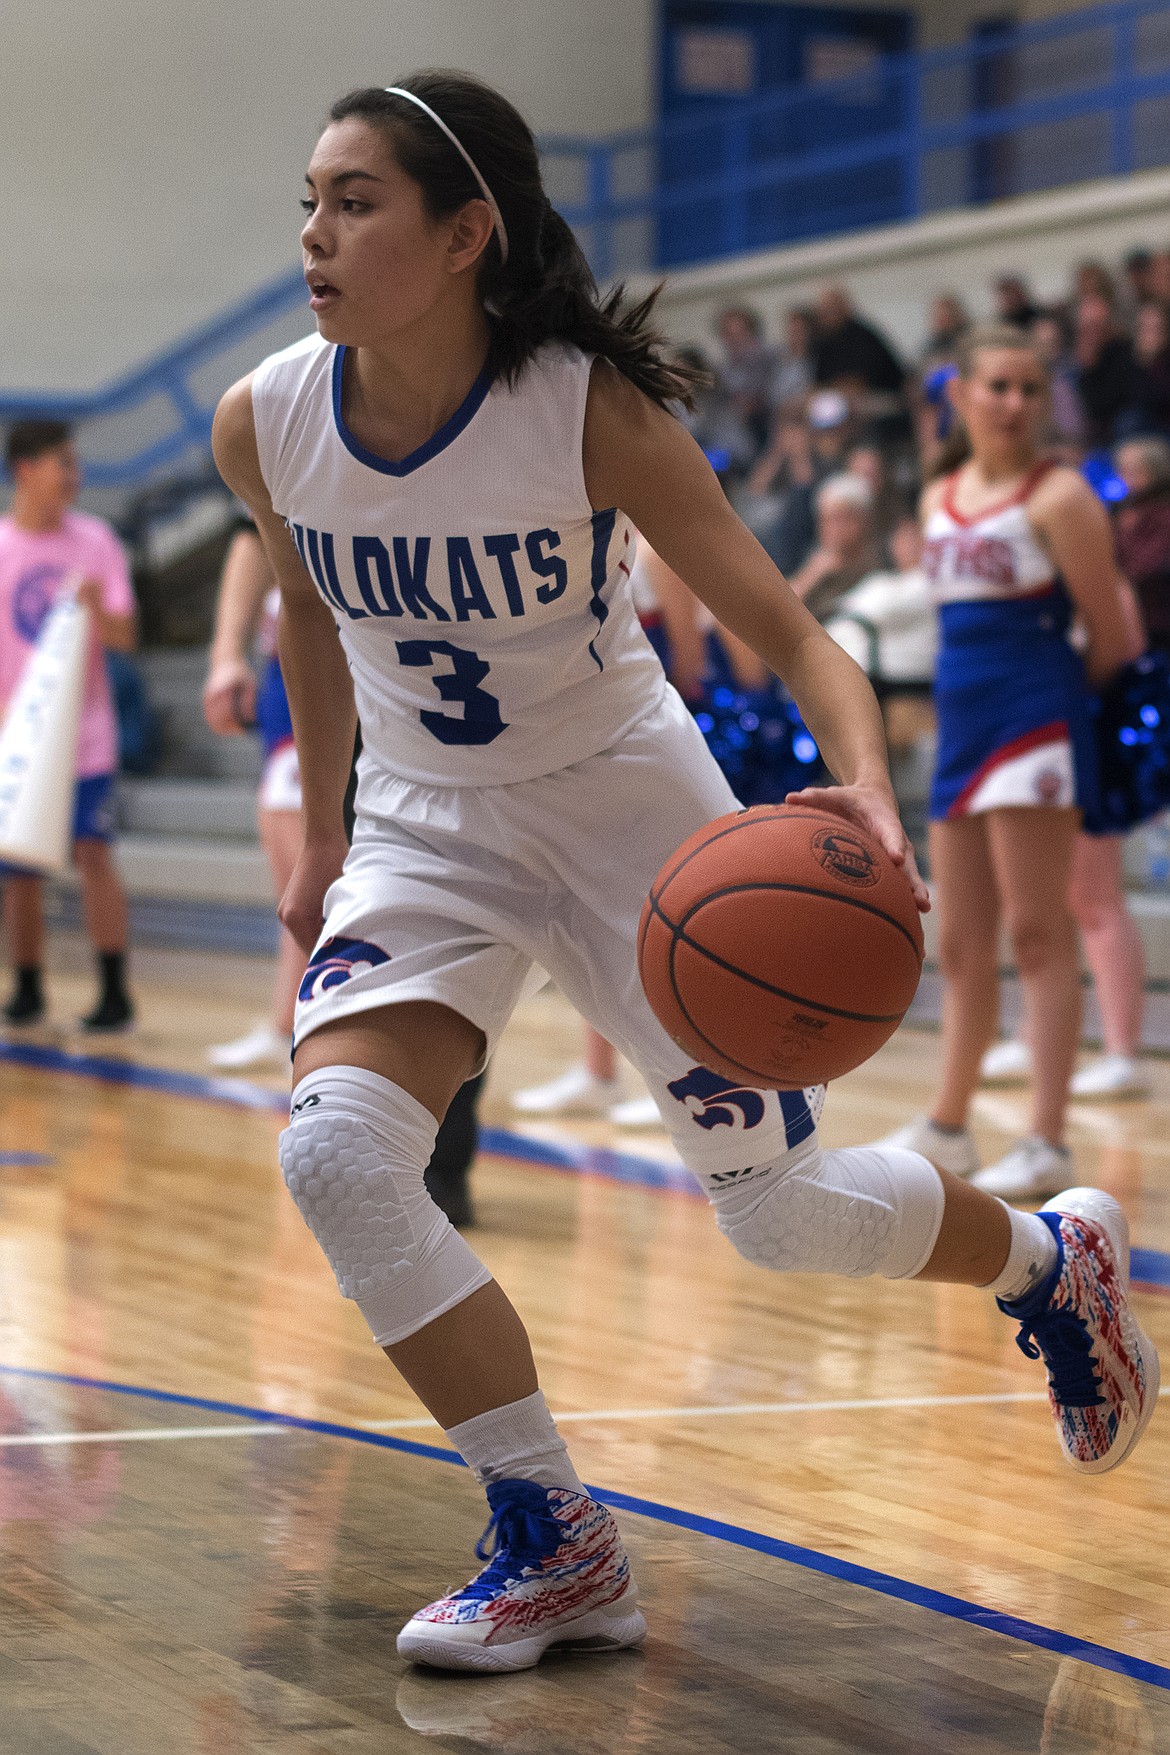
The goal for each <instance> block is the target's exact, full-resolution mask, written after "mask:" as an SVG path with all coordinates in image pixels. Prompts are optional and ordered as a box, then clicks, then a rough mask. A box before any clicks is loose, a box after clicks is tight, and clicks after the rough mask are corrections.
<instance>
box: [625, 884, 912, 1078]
mask: <svg viewBox="0 0 1170 1755" xmlns="http://www.w3.org/2000/svg"><path fill="white" fill-rule="evenodd" d="M650 906H651V907H652V908H653V910H654V912H655V914H656V915H657V916H658V918H659V920H661V922H662V924H663V926H665V928H666V930H667V932H669V933H670V935H671V948H670V959H671V961H670V971H671V972H670V981H671V986H672V987H674V986H675V981H674V952H675V946H676V945H677V944H678V943H680V942H681V943H683V944H685V945H689V946H690V948H691V950H693V951H695V952H697V953H698V955H699V956H700V957H706V959H707V961H708V962H709V963H714V964H715V966H716V968H718V969H725V970H726V971H727V973H728V974H729V975H738V976H739V978H740V980H741V981H746V982H748V983H749V984H750V985H751V986H752V987H759V988H762V989H763V991H764V992H765V993H770V994H772V995H773V996H774V997H775V998H776V999H787V1000H790V1001H791V1002H792V1004H793V1005H799V1006H803V1007H804V1008H805V1009H806V1010H807V1011H813V1012H824V1013H825V1014H826V1015H827V1016H828V1017H831V1018H843V1019H844V1020H845V1021H846V1023H850V1024H897V1023H900V1022H901V1020H902V1019H903V1018H904V1017H905V1015H906V1014H905V1012H904V1011H901V1012H886V1013H875V1012H847V1011H844V1010H843V1009H842V1008H841V1007H840V1006H835V1005H824V1004H823V1003H822V1002H821V1001H820V1000H818V999H805V998H804V996H803V995H802V994H799V993H790V992H789V991H788V989H787V988H786V987H775V986H773V984H772V982H770V981H765V980H763V978H762V977H761V976H759V975H751V974H749V973H748V971H747V970H746V969H740V968H737V967H736V965H735V964H734V963H728V962H725V961H724V959H723V958H722V957H720V956H717V955H716V953H715V952H714V951H710V950H708V949H707V947H706V945H702V944H700V943H699V942H698V940H697V939H693V938H691V937H689V935H688V934H687V933H686V931H685V930H684V929H683V927H681V926H675V925H674V923H673V922H672V921H670V920H668V919H667V917H666V915H665V914H664V913H663V912H662V909H661V908H660V907H659V906H658V902H657V899H656V898H655V897H654V896H651V898H650ZM700 906H701V904H700ZM874 912H875V913H876V909H875V910H874ZM675 998H676V999H678V1000H679V1005H680V1006H681V1005H682V1000H681V998H679V996H678V993H677V989H676V992H675ZM683 1010H684V1012H685V1010H686V1008H685V1007H683ZM689 1021H690V1020H689V1015H688V1022H689ZM699 1034H700V1035H701V1036H703V1040H704V1042H707V1041H710V1038H709V1037H708V1036H705V1035H703V1032H702V1031H701V1030H700V1032H699ZM711 1046H712V1047H715V1046H716V1044H715V1043H712V1044H711Z"/></svg>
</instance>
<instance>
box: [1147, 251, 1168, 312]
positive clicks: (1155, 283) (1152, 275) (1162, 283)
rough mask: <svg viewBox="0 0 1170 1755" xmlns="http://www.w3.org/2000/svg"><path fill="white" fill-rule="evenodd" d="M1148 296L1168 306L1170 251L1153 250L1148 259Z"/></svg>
mask: <svg viewBox="0 0 1170 1755" xmlns="http://www.w3.org/2000/svg"><path fill="white" fill-rule="evenodd" d="M1148 284H1149V296H1150V298H1152V299H1161V301H1162V303H1163V304H1164V305H1170V250H1155V251H1154V253H1153V255H1152V256H1151V257H1150V270H1149V277H1148Z"/></svg>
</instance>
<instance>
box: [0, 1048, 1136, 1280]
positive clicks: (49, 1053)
mask: <svg viewBox="0 0 1170 1755" xmlns="http://www.w3.org/2000/svg"><path fill="white" fill-rule="evenodd" d="M4 1060H9V1062H12V1064H14V1065H21V1067H33V1069H37V1071H39V1072H72V1074H75V1076H81V1078H89V1079H100V1081H102V1083H105V1085H130V1086H135V1088H137V1090H153V1092H161V1093H165V1095H168V1097H193V1099H198V1100H202V1102H223V1104H230V1106H233V1107H237V1109H253V1111H256V1109H258V1111H270V1113H272V1114H288V1097H286V1095H284V1093H281V1092H272V1090H267V1088H265V1086H263V1085H249V1083H247V1079H212V1078H203V1076H202V1074H200V1072H174V1071H172V1069H170V1067H149V1065H144V1064H142V1062H139V1060H116V1058H112V1057H109V1055H72V1053H67V1051H65V1049H63V1048H49V1046H44V1044H40V1042H4V1041H0V1062H4ZM479 1146H481V1151H488V1153H493V1155H496V1157H503V1158H519V1160H521V1162H523V1164H539V1165H540V1167H542V1169H549V1171H570V1172H574V1174H575V1176H602V1178H605V1181H612V1183H628V1185H635V1186H640V1188H665V1190H670V1192H674V1193H689V1195H696V1197H698V1199H703V1195H702V1192H700V1186H698V1183H696V1181H695V1178H693V1176H691V1172H689V1171H688V1169H686V1165H682V1164H661V1162H660V1160H658V1158H640V1157H637V1155H635V1153H631V1151H612V1150H610V1148H607V1146H584V1144H572V1143H568V1141H556V1143H553V1141H547V1139H530V1137H528V1135H526V1134H512V1132H510V1130H509V1128H505V1127H481V1130H479ZM18 1158H19V1160H21V1164H26V1165H32V1164H47V1162H49V1160H47V1158H39V1157H37V1155H35V1153H25V1155H21V1153H11V1155H7V1157H5V1155H0V1167H4V1165H5V1164H14V1162H16V1160H18ZM1130 1272H1131V1276H1133V1279H1135V1283H1137V1285H1142V1286H1170V1253H1165V1251H1163V1250H1130Z"/></svg>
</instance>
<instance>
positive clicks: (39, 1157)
mask: <svg viewBox="0 0 1170 1755" xmlns="http://www.w3.org/2000/svg"><path fill="white" fill-rule="evenodd" d="M52 1162H53V1160H52V1158H50V1157H47V1156H46V1155H45V1153H44V1152H0V1170H30V1169H33V1168H35V1167H36V1166H37V1165H41V1164H51V1163H52Z"/></svg>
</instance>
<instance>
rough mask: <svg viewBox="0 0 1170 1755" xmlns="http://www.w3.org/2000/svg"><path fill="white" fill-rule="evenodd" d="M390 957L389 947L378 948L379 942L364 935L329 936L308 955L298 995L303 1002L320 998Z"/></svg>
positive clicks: (386, 961) (303, 1003) (385, 961)
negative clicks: (369, 942)
mask: <svg viewBox="0 0 1170 1755" xmlns="http://www.w3.org/2000/svg"><path fill="white" fill-rule="evenodd" d="M389 961H390V957H389V955H388V953H387V952H386V951H383V950H379V948H378V946H377V945H371V944H367V943H366V941H365V940H364V939H360V938H327V939H326V940H325V943H324V944H323V945H318V946H317V949H316V950H315V951H314V952H313V954H312V956H311V957H310V958H309V966H308V968H307V969H306V970H305V977H304V980H303V981H302V982H301V986H300V992H299V993H298V994H297V998H298V999H299V1000H300V1001H301V1003H302V1005H305V1004H307V1003H308V1001H309V1000H311V999H320V998H321V996H322V995H323V994H326V993H328V992H329V990H330V988H333V987H340V986H341V985H342V983H343V982H346V981H349V980H351V979H352V977H353V976H355V975H362V974H364V973H365V971H366V970H367V969H376V968H378V966H379V964H381V963H388V962H389Z"/></svg>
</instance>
